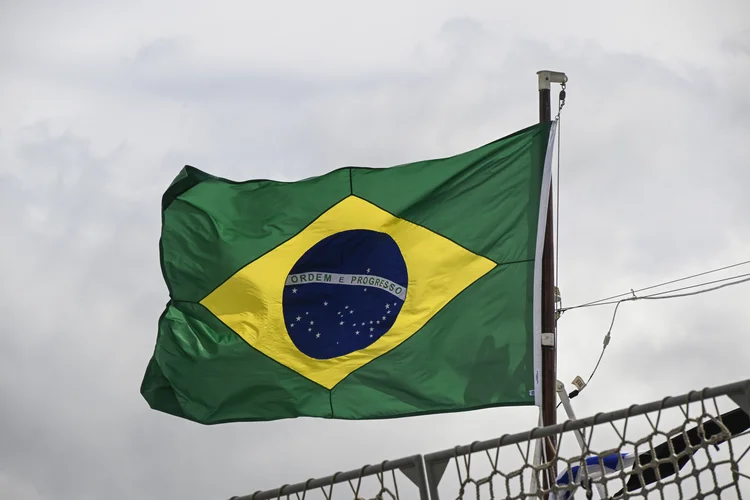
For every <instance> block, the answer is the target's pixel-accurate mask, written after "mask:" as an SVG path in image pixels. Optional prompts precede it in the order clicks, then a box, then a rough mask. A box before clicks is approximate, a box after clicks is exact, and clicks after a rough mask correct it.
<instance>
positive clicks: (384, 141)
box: [0, 0, 750, 500]
mask: <svg viewBox="0 0 750 500" xmlns="http://www.w3.org/2000/svg"><path fill="white" fill-rule="evenodd" d="M251 5H252V7H251ZM261 5H262V6H261ZM459 5H461V6H459ZM613 5H614V3H613V2H601V1H598V0H591V1H580V2H507V1H498V0H487V1H469V0H467V1H465V2H463V4H460V3H459V2H452V1H447V0H431V1H429V2H427V1H426V0H423V1H420V2H410V3H407V2H396V1H391V0H382V1H379V2H367V3H364V2H351V1H321V2H307V1H283V0H279V1H275V2H252V3H251V2H239V1H236V2H228V1H212V2H198V1H193V0H188V1H182V2H177V1H152V0H149V1H146V0H140V1H136V0H134V1H129V2H119V4H118V5H117V6H116V5H115V4H114V2H93V1H89V0H71V1H68V2H54V1H51V0H47V1H39V0H24V1H21V0H7V1H5V2H2V4H1V5H0V68H2V69H1V70H0V214H2V217H0V234H1V235H2V237H1V240H2V245H0V257H1V258H0V276H2V279H0V283H2V286H0V293H2V300H1V301H0V311H2V317H3V321H2V326H0V497H2V498H4V499H5V498H8V499H17V500H48V499H61V500H68V499H71V500H72V499H75V500H86V499H95V498H96V499H98V498H112V499H115V500H119V499H131V498H165V499H166V498H169V499H171V498H180V499H195V500H199V499H221V498H228V497H229V496H231V495H233V494H238V495H239V494H246V493H250V492H252V491H255V490H257V489H268V488H273V487H277V486H280V485H282V484H284V483H292V482H297V481H303V480H305V479H307V478H308V477H312V476H322V475H326V474H329V473H333V472H335V471H337V470H344V469H352V468H358V467H360V466H361V465H363V464H365V463H377V462H380V461H382V460H384V459H386V458H397V457H400V456H404V455H412V454H416V453H428V452H431V451H436V450H438V449H442V448H446V447H450V446H453V445H455V444H464V443H469V442H471V441H474V440H479V439H486V438H491V437H495V436H499V435H501V434H504V433H507V432H520V431H524V430H527V429H529V428H530V427H532V426H533V425H534V424H535V419H536V412H535V410H534V409H533V408H511V409H493V410H484V411H478V412H474V413H467V414H460V415H441V416H433V417H420V418H411V419H403V420H390V421H385V422H364V423H363V422H339V421H323V420H311V419H298V420H291V421H281V422H270V423H258V424H233V425H225V426H213V427H205V426H201V425H198V424H194V423H191V422H187V421H182V420H180V419H176V418H174V417H170V416H168V415H165V414H161V413H158V412H155V411H152V410H150V409H149V408H148V406H147V404H146V403H145V401H144V400H143V399H142V398H141V396H140V394H139V392H138V390H139V385H140V383H141V379H142V376H143V371H144V369H145V366H146V363H147V361H148V359H149V357H150V355H151V352H152V350H153V345H154V341H155V334H156V322H157V318H158V316H159V314H160V312H161V311H162V309H163V307H164V305H165V302H166V300H167V290H166V287H165V286H164V284H163V281H162V278H161V274H160V270H159V262H158V247H157V244H158V237H159V229H160V227H159V224H160V211H159V202H160V196H161V194H162V192H163V190H164V189H165V188H166V187H167V186H168V184H169V182H170V181H171V180H172V178H173V177H174V176H175V175H176V174H177V173H178V172H179V170H180V169H181V168H182V166H183V165H185V164H191V165H194V166H196V167H198V168H200V169H202V170H206V171H209V172H211V173H213V174H216V175H220V176H224V177H229V178H232V179H237V180H242V179H250V178H256V177H262V178H273V179H279V180H294V179H301V178H304V177H309V176H311V175H316V174H322V173H324V172H327V171H329V170H332V169H335V168H338V167H341V166H345V165H368V166H387V165H392V164H397V163H403V162H407V161H413V160H418V159H424V158H433V157H439V156H444V155H450V154H454V153H458V152H462V151H465V150H467V149H471V148H473V147H476V146H479V145H481V144H484V143H486V142H488V141H491V140H493V139H496V138H498V137H501V136H503V135H506V134H508V133H511V132H513V131H515V130H518V129H521V128H524V127H526V126H528V125H531V124H532V123H534V121H535V120H536V119H537V113H538V111H537V86H536V85H537V83H536V74H535V72H536V71H537V70H539V69H555V70H561V71H565V72H566V73H567V74H568V75H569V78H570V82H569V85H568V103H567V106H566V107H565V109H564V111H563V116H562V131H561V132H562V137H561V140H562V141H561V151H562V162H561V168H562V174H561V198H560V201H561V211H560V229H561V230H560V250H559V251H560V254H559V258H560V286H561V289H562V295H563V300H564V304H565V305H573V304H576V303H581V302H586V301H589V300H593V299H598V298H600V297H604V296H607V295H612V294H615V293H620V292H624V291H627V290H629V289H631V288H639V287H643V286H647V285H651V284H653V283H657V282H660V281H664V280H668V279H673V278H678V277H681V276H684V275H688V274H691V273H696V272H700V271H704V270H708V269H711V268H714V267H719V266H722V265H726V264H732V263H735V262H739V261H744V260H749V259H750V219H749V218H748V214H749V213H750V196H748V186H750V168H749V167H750V165H749V163H748V158H750V139H748V138H749V137H750V90H749V89H750V87H749V86H748V83H749V82H750V4H749V3H748V2H747V0H735V1H729V0H721V1H720V0H715V1H713V2H698V1H685V0H680V1H677V0H670V1H666V0H663V1H659V2H654V1H653V0H642V1H632V2H617V6H616V7H614V6H613ZM556 94H557V91H556V90H555V91H554V92H553V98H554V99H555V101H556ZM456 223H457V224H461V223H462V221H456ZM748 272H750V266H744V267H740V268H737V269H733V270H731V271H730V272H729V273H724V274H722V275H717V276H716V278H720V277H723V276H728V275H731V273H735V274H740V273H748ZM749 292H750V284H747V285H740V286H736V287H732V288H728V289H725V290H721V291H717V292H714V293H711V294H706V295H701V296H698V297H694V298H686V299H678V300H672V301H653V302H645V301H644V302H636V303H629V304H624V305H623V306H622V307H621V308H620V311H619V313H618V320H617V323H616V324H615V329H614V331H613V334H612V343H611V345H610V347H609V349H608V351H607V354H606V356H605V358H604V361H603V364H602V366H601V368H600V369H599V372H598V374H597V376H596V378H595V379H594V381H593V382H592V384H591V385H590V386H589V387H588V388H587V389H586V390H585V391H584V392H583V393H582V394H581V396H579V397H578V398H577V399H575V400H574V405H575V408H576V411H577V412H578V415H579V416H586V415H590V414H593V413H596V412H598V411H605V410H614V409H618V408H624V407H627V406H629V405H631V404H634V403H638V402H647V401H650V400H653V399H661V398H662V397H664V396H667V395H671V394H679V393H682V392H686V391H688V390H691V389H698V388H702V387H704V386H708V385H718V384H723V383H728V382H733V381H736V380H741V379H743V378H750V371H749V370H748V368H747V366H748V364H749V363H748V359H749V356H750V347H748V344H747V341H746V339H747V335H748V325H750V309H749V308H748V307H747V297H748V293H749ZM611 313H612V310H611V307H604V308H597V309H584V310H578V311H570V312H568V313H566V314H565V315H564V316H563V318H562V319H561V321H560V324H559V344H560V351H559V364H560V366H559V376H560V379H561V380H562V381H564V382H566V383H569V382H570V381H571V380H572V379H573V377H575V376H576V375H581V376H583V377H586V376H587V375H588V374H589V372H590V370H591V369H592V368H593V366H594V363H595V362H596V357H597V356H598V353H599V350H600V347H601V341H602V337H603V336H604V334H605V333H606V330H607V327H608V325H609V320H610V317H611Z"/></svg>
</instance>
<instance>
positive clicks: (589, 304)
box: [560, 260, 750, 313]
mask: <svg viewBox="0 0 750 500" xmlns="http://www.w3.org/2000/svg"><path fill="white" fill-rule="evenodd" d="M745 264H750V260H748V261H745V262H738V263H737V264H732V265H730V266H724V267H720V268H717V269H712V270H710V271H704V272H702V273H698V274H693V275H691V276H685V277H684V278H679V279H676V280H671V281H666V282H664V283H659V284H658V285H651V286H647V287H645V288H639V289H638V290H630V291H629V292H625V293H621V294H618V295H612V296H611V297H605V298H603V299H599V300H594V301H591V302H586V303H584V304H579V305H576V306H571V307H566V308H563V309H560V312H561V313H562V312H565V311H569V310H571V309H580V308H583V307H594V306H598V305H606V304H615V303H617V301H615V300H612V299H616V298H618V297H624V296H626V295H635V294H636V293H639V292H644V291H646V290H651V289H654V288H659V287H662V286H666V285H671V284H673V283H678V282H680V281H686V280H689V279H692V278H697V277H699V276H705V275H707V274H711V273H716V272H719V271H725V270H727V269H731V268H734V267H738V266H742V265H745ZM743 276H750V273H748V274H741V275H737V276H732V277H730V278H724V279H721V280H717V281H709V282H706V283H701V284H698V285H691V286H690V287H686V288H695V287H697V286H703V285H709V284H712V283H718V282H720V281H727V280H730V279H734V278H740V277H743ZM686 288H679V289H676V290H671V292H674V291H678V290H684V289H686ZM659 293H660V294H661V293H668V292H659ZM655 295H658V294H655Z"/></svg>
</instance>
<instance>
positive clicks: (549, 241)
mask: <svg viewBox="0 0 750 500" xmlns="http://www.w3.org/2000/svg"><path fill="white" fill-rule="evenodd" d="M537 75H538V76H539V123H547V122H550V121H552V106H551V101H550V87H551V84H552V83H565V82H567V77H566V76H565V74H564V73H560V72H557V71H538V72H537ZM550 182H551V178H550ZM552 207H553V204H552V189H551V186H550V191H549V202H548V203H547V222H546V224H545V232H544V251H543V253H542V422H543V425H544V426H548V425H555V424H556V423H557V328H556V323H557V319H556V317H555V243H554V227H553V223H554V217H553V208H552ZM540 216H541V214H540ZM545 334H548V335H545ZM549 334H552V335H549ZM545 444H546V445H545V450H544V451H545V455H544V456H545V458H546V461H550V460H554V459H555V457H556V453H555V448H556V444H557V443H555V436H550V437H548V438H547V440H546V441H545ZM556 476H557V467H555V466H554V464H553V465H552V468H551V470H550V474H549V476H548V475H546V474H545V476H544V477H545V483H546V484H545V487H549V485H551V484H554V480H555V478H556ZM548 481H549V482H548Z"/></svg>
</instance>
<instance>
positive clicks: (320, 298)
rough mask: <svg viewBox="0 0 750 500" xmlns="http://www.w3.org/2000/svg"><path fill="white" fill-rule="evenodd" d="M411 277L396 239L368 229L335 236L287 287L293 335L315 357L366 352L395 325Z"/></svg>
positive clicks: (306, 258) (311, 254) (297, 269)
mask: <svg viewBox="0 0 750 500" xmlns="http://www.w3.org/2000/svg"><path fill="white" fill-rule="evenodd" d="M407 278H408V275H407V270H406V262H405V261H404V257H403V255H402V254H401V251H400V250H399V248H398V245H397V244H396V242H395V241H394V240H393V238H391V236H390V235H388V234H386V233H381V232H378V231H370V230H365V229H353V230H349V231H342V232H340V233H336V234H334V235H331V236H329V237H327V238H325V239H323V240H321V241H319V242H318V243H316V244H315V245H314V246H313V247H312V248H310V249H309V250H308V251H307V252H305V254H304V255H303V256H302V257H300V259H299V260H298V261H297V262H296V264H295V265H294V267H292V270H291V271H290V272H289V275H288V276H287V279H286V282H285V283H284V293H283V299H282V300H283V303H282V304H283V311H284V322H285V324H286V330H287V332H288V333H289V337H290V338H291V339H292V342H294V345H295V346H296V347H297V349H299V350H300V351H301V352H303V353H304V354H306V355H307V356H310V357H311V358H315V359H331V358H335V357H338V356H343V355H345V354H349V353H352V352H355V351H358V350H360V349H364V348H365V347H367V346H369V345H371V344H372V343H373V342H375V341H376V340H378V339H379V338H380V337H382V336H383V335H385V334H386V333H387V332H388V330H390V328H391V327H392V326H393V323H394V322H395V321H396V317H397V316H398V314H399V312H400V311H401V307H402V306H403V304H404V300H405V299H406V288H407V284H408V279H407Z"/></svg>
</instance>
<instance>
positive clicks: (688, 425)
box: [233, 380, 750, 500]
mask: <svg viewBox="0 0 750 500" xmlns="http://www.w3.org/2000/svg"><path fill="white" fill-rule="evenodd" d="M749 430H750V380H747V381H744V382H737V383H734V384H729V385H725V386H721V387H715V388H710V389H704V390H702V391H694V392H691V393H688V394H685V395H682V396H679V397H671V398H665V399H663V400H661V401H655V402H652V403H648V404H644V405H634V406H631V407H629V408H626V409H622V410H618V411H614V412H610V413H600V414H598V415H595V416H593V417H589V418H584V419H580V420H574V421H567V422H564V423H562V424H559V425H555V426H550V427H543V428H535V429H532V430H531V431H528V432H523V433H520V434H514V435H505V436H502V437H500V438H497V439H492V440H489V441H482V442H475V443H472V444H471V445H466V446H457V447H455V448H451V449H447V450H443V451H438V452H435V453H430V454H428V455H425V456H424V457H423V456H421V455H416V456H413V457H408V458H404V459H400V460H394V461H386V462H383V463H382V464H380V465H375V466H366V467H363V468H361V469H355V470H352V471H349V472H344V473H337V474H334V475H332V476H329V477H326V478H321V479H312V480H309V481H307V482H304V483H299V484H295V485H291V486H284V487H282V488H278V489H276V490H271V491H261V492H256V493H255V494H252V495H248V496H244V497H233V498H234V499H237V500H251V499H252V500H265V499H272V498H296V499H298V500H301V499H303V498H305V499H310V498H321V499H325V500H333V499H334V495H335V498H336V499H338V498H342V499H343V498H349V499H356V500H359V499H364V498H377V499H385V498H393V499H401V498H409V499H412V498H415V499H416V498H418V499H420V500H428V499H431V500H439V498H441V497H442V498H456V499H462V500H463V499H477V500H479V499H483V498H490V499H492V498H502V499H526V498H541V499H547V500H551V499H555V500H557V499H569V498H587V499H588V498H591V499H593V498H602V499H603V498H607V499H615V498H617V499H620V498H622V499H627V498H634V497H636V498H661V499H672V498H675V499H692V498H696V499H697V498H714V497H715V498H743V493H744V495H745V496H746V497H750V432H748V431H749ZM550 439H551V440H552V442H553V443H555V446H556V448H555V450H556V452H555V456H553V457H550V458H548V459H545V458H543V457H542V453H543V451H544V449H545V448H546V447H545V446H543V445H542V443H543V441H544V440H550ZM405 479H407V480H405Z"/></svg>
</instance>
